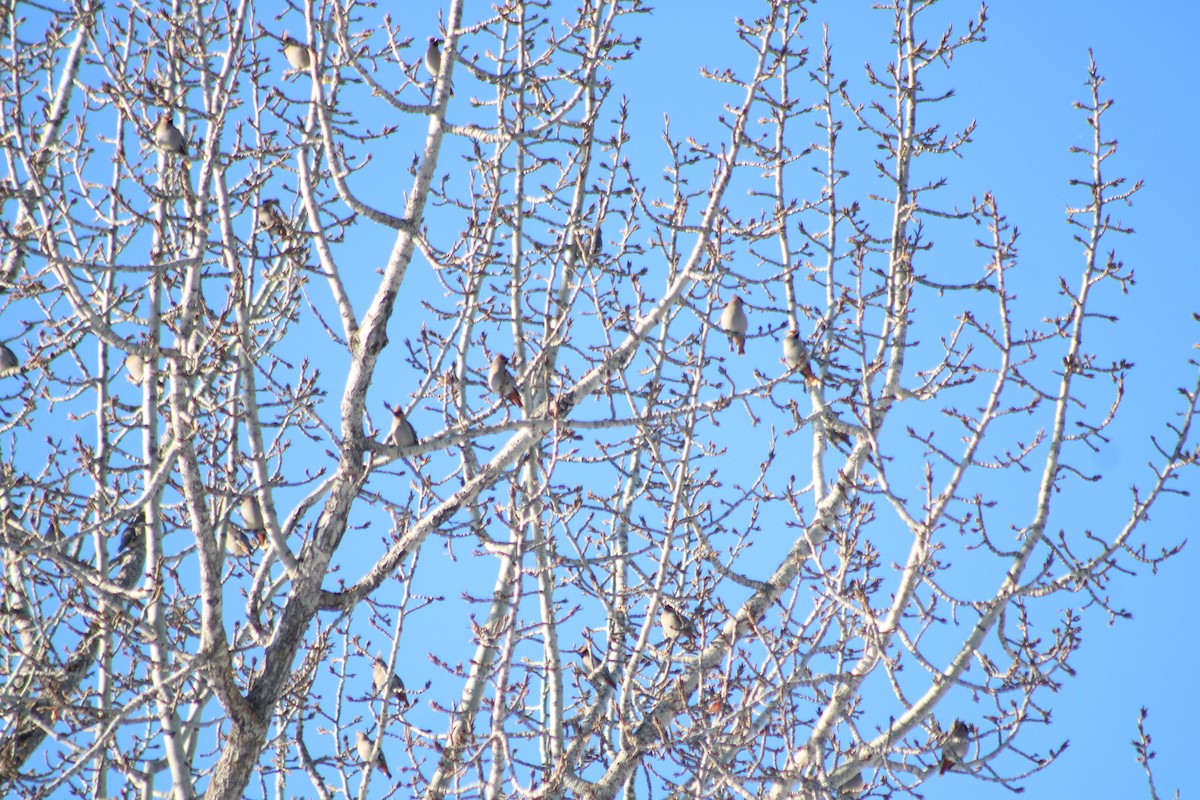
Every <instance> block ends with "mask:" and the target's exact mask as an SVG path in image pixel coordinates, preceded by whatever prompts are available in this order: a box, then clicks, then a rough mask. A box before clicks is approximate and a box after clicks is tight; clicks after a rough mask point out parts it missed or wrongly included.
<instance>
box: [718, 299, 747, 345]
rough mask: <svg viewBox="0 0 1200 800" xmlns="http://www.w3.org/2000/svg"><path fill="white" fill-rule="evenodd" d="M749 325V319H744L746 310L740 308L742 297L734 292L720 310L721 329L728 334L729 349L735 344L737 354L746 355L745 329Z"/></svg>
mask: <svg viewBox="0 0 1200 800" xmlns="http://www.w3.org/2000/svg"><path fill="white" fill-rule="evenodd" d="M748 326H749V320H747V319H746V311H745V310H744V309H743V308H742V298H740V297H738V296H737V295H736V294H735V295H734V296H733V298H732V299H731V300H730V301H729V302H728V303H727V304H726V305H725V310H724V311H722V312H721V330H723V331H725V333H727V334H729V350H730V352H732V351H733V346H734V345H737V352H738V355H739V356H744V355H746V329H747V327H748Z"/></svg>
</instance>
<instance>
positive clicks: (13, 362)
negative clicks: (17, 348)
mask: <svg viewBox="0 0 1200 800" xmlns="http://www.w3.org/2000/svg"><path fill="white" fill-rule="evenodd" d="M20 365H21V362H20V361H18V360H17V354H16V353H14V352H13V351H12V350H10V349H9V347H8V345H6V344H3V343H0V370H6V369H13V368H14V367H19V366H20Z"/></svg>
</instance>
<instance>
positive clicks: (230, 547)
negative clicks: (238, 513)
mask: <svg viewBox="0 0 1200 800" xmlns="http://www.w3.org/2000/svg"><path fill="white" fill-rule="evenodd" d="M258 544H261V542H257V541H256V540H255V539H251V538H250V537H249V536H247V535H246V534H245V533H244V532H242V531H240V530H238V529H237V528H235V527H233V526H232V525H230V526H228V527H227V528H226V530H225V551H226V552H228V553H231V554H232V555H233V556H234V557H235V558H243V557H245V556H248V555H250V554H251V553H253V552H254V550H255V548H256V546H257V545H258Z"/></svg>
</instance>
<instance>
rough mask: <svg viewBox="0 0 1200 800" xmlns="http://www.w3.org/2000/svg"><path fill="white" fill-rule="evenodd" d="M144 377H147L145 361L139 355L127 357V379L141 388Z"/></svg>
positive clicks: (133, 354) (132, 354) (134, 354)
mask: <svg viewBox="0 0 1200 800" xmlns="http://www.w3.org/2000/svg"><path fill="white" fill-rule="evenodd" d="M144 377H146V362H145V360H144V359H143V358H142V357H141V356H139V355H138V354H137V353H130V354H129V355H127V356H125V379H126V380H128V381H129V382H130V383H132V384H133V385H134V386H140V385H141V383H142V378H144Z"/></svg>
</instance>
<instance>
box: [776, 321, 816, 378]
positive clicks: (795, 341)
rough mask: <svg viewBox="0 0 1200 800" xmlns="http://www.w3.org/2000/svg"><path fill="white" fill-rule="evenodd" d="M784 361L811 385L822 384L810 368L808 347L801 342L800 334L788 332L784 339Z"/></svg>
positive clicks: (792, 331)
mask: <svg viewBox="0 0 1200 800" xmlns="http://www.w3.org/2000/svg"><path fill="white" fill-rule="evenodd" d="M783 360H784V361H785V362H787V365H788V369H795V370H799V371H800V374H801V375H803V376H804V379H805V380H806V381H808V382H809V383H819V382H820V380H821V379H820V378H818V377H817V376H816V373H814V372H813V371H812V367H811V366H809V363H808V362H809V361H810V360H811V356H810V355H809V352H808V347H807V346H806V345H805V344H804V342H802V341H800V334H799V333H798V332H797V331H795V330H790V331H788V332H787V335H786V336H784V337H783Z"/></svg>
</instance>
